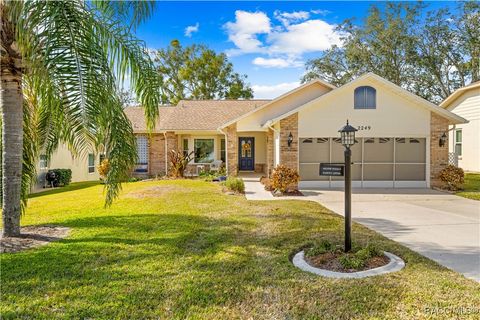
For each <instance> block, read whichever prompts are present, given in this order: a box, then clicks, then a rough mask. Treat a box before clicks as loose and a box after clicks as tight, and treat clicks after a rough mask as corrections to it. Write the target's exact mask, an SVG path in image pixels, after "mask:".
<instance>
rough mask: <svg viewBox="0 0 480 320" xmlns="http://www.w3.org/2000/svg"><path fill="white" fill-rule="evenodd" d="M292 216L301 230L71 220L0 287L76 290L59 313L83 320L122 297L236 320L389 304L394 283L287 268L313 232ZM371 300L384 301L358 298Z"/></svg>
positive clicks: (376, 309) (6, 265)
mask: <svg viewBox="0 0 480 320" xmlns="http://www.w3.org/2000/svg"><path fill="white" fill-rule="evenodd" d="M295 218H296V219H299V221H298V223H299V224H300V225H302V226H304V227H302V228H300V227H299V228H294V229H293V230H283V229H281V230H274V229H271V230H270V229H269V228H268V226H266V225H265V224H267V223H271V222H273V221H262V220H260V222H259V221H258V220H257V221H256V223H254V222H250V220H248V221H247V220H239V219H233V218H228V217H225V218H221V219H218V218H211V217H206V216H200V215H186V214H137V215H132V216H127V215H125V216H122V215H114V216H103V217H89V218H82V219H71V220H67V221H65V222H64V223H62V225H64V226H68V227H71V228H73V229H74V231H76V234H74V235H73V237H72V238H67V239H64V240H62V241H60V242H58V243H55V244H52V245H50V246H48V247H45V248H42V249H39V250H32V251H26V252H23V253H20V254H14V255H7V256H5V258H2V260H3V263H2V282H3V283H2V284H3V286H4V288H9V289H6V290H5V291H6V292H5V293H6V294H8V295H20V296H23V297H30V298H29V299H36V298H40V297H41V296H43V295H45V294H47V293H49V295H51V294H52V292H53V294H55V292H56V290H58V291H59V292H61V291H62V290H67V291H68V290H71V289H72V286H73V287H75V292H76V293H75V294H74V295H73V296H70V297H69V299H70V300H69V304H68V305H66V307H67V308H68V307H71V306H73V305H80V306H82V305H84V306H83V307H81V308H86V309H85V310H83V311H84V312H87V313H81V314H82V315H83V316H92V317H102V315H105V316H107V317H110V318H115V314H117V312H119V311H118V310H117V309H110V308H113V307H109V306H115V305H116V303H115V302H118V300H117V299H119V297H118V296H117V294H120V295H123V292H128V295H129V297H133V298H132V299H131V300H126V301H122V305H123V308H126V309H127V310H128V309H129V310H132V312H133V310H134V311H136V312H138V311H139V309H140V310H155V309H158V308H159V304H161V303H164V301H165V300H168V301H169V302H168V305H165V306H164V308H163V309H162V312H161V313H156V314H155V315H156V316H159V317H167V318H169V317H178V318H183V317H188V316H192V314H195V312H198V311H199V310H202V309H205V310H207V309H208V308H211V307H218V308H223V307H226V306H227V307H230V308H232V309H233V310H235V312H236V313H235V314H236V315H237V316H240V317H247V316H250V315H255V316H256V317H259V318H267V317H268V318H292V317H293V318H295V317H301V315H302V314H305V312H307V309H305V308H308V312H307V313H306V314H308V315H309V316H310V317H311V316H312V315H316V316H318V317H321V316H322V315H323V314H324V313H328V314H339V315H342V314H344V315H345V318H349V317H353V316H356V317H361V316H362V315H364V316H370V315H372V312H373V314H382V312H383V311H384V310H387V309H391V308H395V305H392V303H391V301H395V300H398V299H395V297H399V296H401V294H402V290H404V289H403V287H402V285H401V284H398V283H397V281H396V280H395V278H394V277H393V278H392V277H384V278H383V279H382V283H383V286H387V287H389V288H390V289H389V290H388V291H385V290H384V289H382V288H380V287H378V288H377V286H375V285H373V284H374V283H376V282H375V281H374V280H372V279H363V280H353V281H352V280H346V281H338V280H330V279H325V278H321V277H317V276H314V275H310V274H306V273H303V272H301V271H299V270H297V269H296V268H294V267H293V266H292V265H291V263H290V261H289V260H288V255H289V253H290V251H291V250H292V249H293V248H294V247H295V246H298V245H299V244H300V243H302V242H303V241H304V239H305V237H306V236H307V235H306V233H312V232H313V228H315V227H316V228H317V231H316V232H318V228H319V226H318V225H317V226H315V221H314V219H312V217H308V216H305V217H303V218H302V217H301V215H298V216H297V215H295V216H291V219H295ZM277 219H281V217H277ZM265 220H271V219H265ZM319 220H321V219H319ZM277 222H278V223H279V224H282V223H285V222H282V221H277ZM317 224H318V221H317ZM265 227H267V228H266V229H265ZM272 227H275V226H274V225H272ZM88 229H91V230H88ZM282 230H283V231H282ZM262 232H263V233H262ZM85 233H88V234H87V235H86V236H83V234H85ZM267 235H269V237H266V236H267ZM19 277H21V280H22V282H21V285H19V284H18V282H17V281H18V280H19V279H20V278H19ZM127 288H128V290H127ZM125 290H127V291H125ZM319 293H322V295H321V297H320V296H319ZM98 295H102V296H103V298H102V299H104V300H102V301H103V303H105V305H102V306H101V308H98V309H100V310H101V311H99V312H100V314H88V312H91V311H87V310H88V305H89V304H92V303H95V302H97V301H96V300H95V299H96V298H95V297H97V296H98ZM376 295H381V296H382V297H383V301H386V302H385V303H378V301H375V299H374V298H372V299H365V298H366V297H367V296H371V297H375V296H376ZM292 297H294V298H292ZM388 301H389V303H387V302H388ZM82 303H83V304H82ZM352 303H353V304H352ZM167 307H168V308H167ZM81 311H82V310H81ZM32 312H33V311H32ZM312 312H313V314H312ZM23 315H25V314H23ZM32 315H33V316H34V315H35V314H32ZM18 316H20V315H18ZM150 316H152V314H148V313H146V314H140V315H139V316H138V317H150ZM339 318H342V316H339Z"/></svg>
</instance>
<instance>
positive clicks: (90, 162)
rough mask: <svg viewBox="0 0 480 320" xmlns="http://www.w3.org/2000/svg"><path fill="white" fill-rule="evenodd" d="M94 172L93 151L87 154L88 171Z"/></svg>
mask: <svg viewBox="0 0 480 320" xmlns="http://www.w3.org/2000/svg"><path fill="white" fill-rule="evenodd" d="M93 172H95V155H94V154H93V153H89V154H88V173H93Z"/></svg>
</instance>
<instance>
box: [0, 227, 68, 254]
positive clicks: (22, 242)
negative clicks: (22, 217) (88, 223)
mask: <svg viewBox="0 0 480 320" xmlns="http://www.w3.org/2000/svg"><path fill="white" fill-rule="evenodd" d="M20 232H21V235H20V236H19V237H3V236H2V237H1V238H0V253H12V252H19V251H23V250H27V249H30V248H35V247H40V246H44V245H46V244H48V243H50V242H53V241H58V240H60V239H63V238H65V237H67V236H68V234H69V233H70V228H67V227H60V226H48V225H43V226H29V227H23V228H21V230H20Z"/></svg>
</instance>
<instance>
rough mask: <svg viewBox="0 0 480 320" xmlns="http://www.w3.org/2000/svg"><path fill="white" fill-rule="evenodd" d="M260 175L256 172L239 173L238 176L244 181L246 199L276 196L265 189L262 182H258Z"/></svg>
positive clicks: (273, 198)
mask: <svg viewBox="0 0 480 320" xmlns="http://www.w3.org/2000/svg"><path fill="white" fill-rule="evenodd" d="M261 177H262V175H260V174H257V173H241V174H240V175H239V178H242V180H243V182H244V183H245V197H246V198H247V200H275V199H276V198H275V197H274V196H273V195H272V193H271V192H269V191H267V190H265V187H264V186H263V184H261V183H260V178H261Z"/></svg>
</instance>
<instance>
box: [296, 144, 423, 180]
mask: <svg viewBox="0 0 480 320" xmlns="http://www.w3.org/2000/svg"><path fill="white" fill-rule="evenodd" d="M299 142H300V150H299V160H300V179H301V185H302V186H305V187H307V186H319V187H339V186H341V185H342V184H343V177H325V176H320V175H319V164H320V163H343V161H344V150H345V149H344V147H343V146H342V144H341V141H340V139H339V138H300V141H299ZM352 161H353V165H352V180H353V181H354V182H353V185H354V186H355V187H390V188H394V187H426V186H427V183H426V139H425V138H408V137H402V138H357V140H356V143H355V145H354V146H353V147H352Z"/></svg>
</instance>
